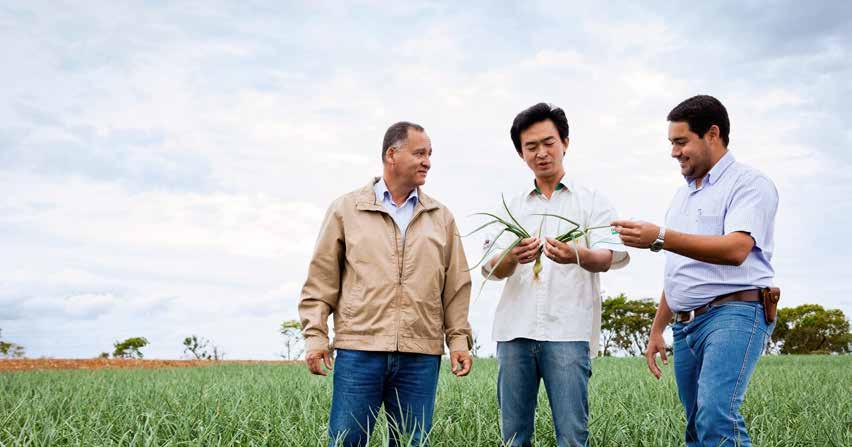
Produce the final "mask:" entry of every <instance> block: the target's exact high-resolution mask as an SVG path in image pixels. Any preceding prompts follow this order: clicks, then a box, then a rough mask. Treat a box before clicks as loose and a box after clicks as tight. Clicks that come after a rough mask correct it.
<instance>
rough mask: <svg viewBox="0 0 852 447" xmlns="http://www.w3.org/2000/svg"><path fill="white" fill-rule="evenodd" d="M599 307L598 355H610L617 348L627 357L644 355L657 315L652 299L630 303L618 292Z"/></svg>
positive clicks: (631, 301) (629, 300) (630, 301)
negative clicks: (599, 349) (599, 343)
mask: <svg viewBox="0 0 852 447" xmlns="http://www.w3.org/2000/svg"><path fill="white" fill-rule="evenodd" d="M602 304H603V305H602V308H603V309H602V312H601V314H602V315H601V354H602V355H604V356H607V355H612V353H613V351H615V350H617V349H620V350H622V351H624V352H626V353H628V354H630V355H641V354H642V353H644V352H645V347H646V346H647V345H648V334H649V332H650V330H651V325H652V324H653V322H654V315H655V314H656V312H657V304H656V303H655V302H654V300H652V299H650V298H646V299H641V300H631V299H628V298H627V297H626V296H625V295H624V294H623V293H622V294H620V295H618V296H615V297H609V298H607V299H605V300H604V301H603V303H602Z"/></svg>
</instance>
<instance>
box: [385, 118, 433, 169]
mask: <svg viewBox="0 0 852 447" xmlns="http://www.w3.org/2000/svg"><path fill="white" fill-rule="evenodd" d="M408 129H414V130H416V131H418V132H423V131H424V130H425V129H423V126H421V125H419V124H414V123H409V122H408V121H400V122H398V123H395V124H392V125H391V126H390V127H388V130H387V131H386V132H385V138H384V140H383V141H382V162H384V161H385V156H386V154H387V152H388V148H389V147H399V146H401V145H403V144H405V140H407V139H408Z"/></svg>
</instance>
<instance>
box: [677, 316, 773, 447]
mask: <svg viewBox="0 0 852 447" xmlns="http://www.w3.org/2000/svg"><path fill="white" fill-rule="evenodd" d="M774 327H775V324H774V323H773V324H771V325H768V324H766V320H765V319H764V316H763V305H762V304H760V303H758V302H729V303H724V304H721V305H718V306H713V307H711V308H710V310H708V311H707V312H705V313H703V314H701V315H699V316H697V317H695V319H694V320H693V321H692V322H690V323H687V324H684V323H675V324H674V326H673V327H672V332H673V334H674V370H675V380H676V381H677V389H678V395H679V396H680V401H681V403H682V404H683V407H684V409H685V410H686V445H687V446H689V447H697V446H714V447H716V446H742V447H748V446H751V439H750V438H749V437H748V433H747V432H746V427H745V421H744V420H743V417H742V415H741V414H740V406H741V405H742V403H743V397H744V396H745V392H746V387H748V381H749V379H750V378H751V374H752V373H753V372H754V368H755V367H756V366H757V361H758V359H759V358H760V354H761V352H763V348H764V346H765V345H766V340H767V338H768V337H769V336H770V334H772V330H773V328H774Z"/></svg>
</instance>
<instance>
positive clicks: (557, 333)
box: [483, 179, 630, 357]
mask: <svg viewBox="0 0 852 447" xmlns="http://www.w3.org/2000/svg"><path fill="white" fill-rule="evenodd" d="M563 185H564V187H561V188H557V190H556V191H554V192H553V195H552V196H551V197H550V199H548V198H547V197H545V196H544V195H543V194H540V193H539V192H537V191H536V189H533V188H530V189H526V190H524V191H523V192H521V194H519V195H517V196H515V197H513V198H511V200H509V199H507V204H508V206H509V210H510V211H511V212H512V215H514V217H515V218H516V219H517V220H518V221H519V222H520V223H521V225H522V226H523V227H524V228H525V229H526V230H527V232H528V233H530V234H531V235H533V236H538V237H540V238H541V239H542V240H544V238H545V237H554V238H555V237H556V236H558V235H560V234H562V233H565V232H567V231H568V230H570V229H571V227H572V225H571V224H569V223H568V222H565V221H563V220H561V219H557V218H555V217H546V218H543V217H541V216H535V215H534V214H545V213H546V214H556V215H559V216H563V217H566V218H568V219H571V220H573V221H575V222H577V223H578V224H580V225H581V227H594V226H601V225H609V223H610V222H612V221H613V220H615V219H616V218H617V214H616V212H615V210H614V209H613V207H612V206H611V205H610V203H609V201H608V200H606V198H604V197H603V196H602V195H601V194H600V193H598V192H596V191H594V190H592V189H589V188H585V187H582V186H579V185H575V184H574V183H573V182H570V181H565V180H564V179H563ZM494 214H496V215H498V216H500V217H501V218H504V217H505V218H508V216H506V211H505V210H504V209H503V206H502V204H501V205H500V206H499V207H498V209H497V211H496V212H495V213H494ZM509 222H511V221H509ZM500 230H501V228H500V225H499V224H495V225H493V226H491V227H489V231H487V232H486V233H487V236H486V240H485V243H484V246H483V249H484V250H487V249H488V247H490V246H491V244H496V245H497V247H496V248H495V250H494V251H493V252H492V254H491V255H490V256H489V259H490V258H493V257H494V256H497V255H499V254H500V253H502V251H503V249H505V248H506V247H508V246H509V245H511V243H512V242H513V241H514V240H515V239H516V238H515V236H514V235H513V234H510V233H504V234H503V235H502V236H501V237H500V239H499V240H497V241H494V240H493V239H494V238H495V237H496V236H497V233H499V232H500ZM579 242H580V244H581V245H582V246H586V242H585V240H584V238H581V240H580V241H579ZM589 242H590V243H591V248H593V249H597V248H605V249H609V250H612V252H613V258H612V266H611V267H610V268H611V269H618V268H622V267H624V266H625V265H627V264H628V262H630V256H629V255H628V254H627V249H626V248H625V247H624V245H622V243H621V239H620V238H619V237H618V235H617V234H614V233H613V231H612V230H611V229H610V228H608V227H607V228H602V229H598V230H593V231H592V232H591V233H590V235H589ZM483 254H484V253H483ZM580 261H581V262H582V258H581V259H580ZM541 262H542V270H541V272H540V273H539V277H538V279H534V278H533V272H532V268H533V265H534V263H532V262H531V263H529V264H520V265H518V267H517V269H515V272H514V273H513V274H512V276H510V277H509V278H508V279H507V281H506V285H505V287H504V288H503V295H502V296H501V297H500V302H499V304H498V305H497V312H496V314H495V316H494V328H493V332H492V334H493V338H494V340H495V341H509V340H513V339H515V338H529V339H532V340H540V341H588V342H589V352H590V354H591V356H592V357H594V356H595V355H596V354H597V352H598V349H599V343H600V330H601V296H600V274H598V273H592V272H589V271H588V270H585V269H583V268H582V267H580V266H578V265H577V264H557V263H555V262H553V261H551V260H550V259H549V258H548V257H547V256H544V254H542V256H541ZM483 274H484V275H485V274H487V273H486V272H483ZM491 279H496V278H494V277H493V276H492V277H491Z"/></svg>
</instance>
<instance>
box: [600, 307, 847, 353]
mask: <svg viewBox="0 0 852 447" xmlns="http://www.w3.org/2000/svg"><path fill="white" fill-rule="evenodd" d="M656 310H657V304H656V303H655V302H654V300H653V299H650V298H646V299H639V300H631V299H629V298H627V297H626V296H625V295H624V294H620V295H618V296H614V297H608V298H606V299H605V300H604V301H603V311H602V313H601V320H602V323H601V353H600V354H601V355H604V356H607V355H613V354H616V353H621V354H626V355H641V354H642V353H644V352H645V347H646V346H647V345H648V333H649V332H650V330H651V325H652V324H653V321H654V315H655V313H656ZM766 352H767V353H772V354H835V353H836V354H845V353H849V352H852V333H850V332H849V320H848V319H847V318H846V315H844V314H843V311H841V310H840V309H825V308H823V307H822V306H820V305H818V304H802V305H800V306H796V307H784V308H780V309H778V319H777V322H776V324H775V330H774V331H773V332H772V337H771V338H770V339H769V341H768V343H767V346H766Z"/></svg>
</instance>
